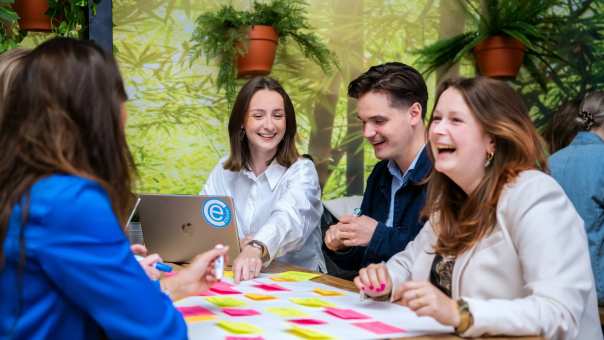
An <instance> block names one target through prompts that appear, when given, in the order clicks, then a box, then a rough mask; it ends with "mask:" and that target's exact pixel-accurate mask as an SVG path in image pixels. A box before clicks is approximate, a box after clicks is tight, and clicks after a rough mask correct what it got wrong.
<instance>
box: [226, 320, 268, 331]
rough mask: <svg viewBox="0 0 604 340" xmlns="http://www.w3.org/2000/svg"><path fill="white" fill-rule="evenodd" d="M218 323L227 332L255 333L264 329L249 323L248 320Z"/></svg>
mask: <svg viewBox="0 0 604 340" xmlns="http://www.w3.org/2000/svg"><path fill="white" fill-rule="evenodd" d="M216 325H217V326H218V327H220V328H223V329H224V330H226V331H227V332H230V333H235V334H255V333H260V332H262V329H260V328H258V327H256V326H254V325H252V324H249V323H247V322H233V321H226V320H222V321H218V322H217V323H216Z"/></svg>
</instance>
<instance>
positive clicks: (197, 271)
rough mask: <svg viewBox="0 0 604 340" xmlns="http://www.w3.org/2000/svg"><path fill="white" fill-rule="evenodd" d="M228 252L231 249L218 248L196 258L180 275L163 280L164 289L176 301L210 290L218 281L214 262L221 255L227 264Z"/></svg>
mask: <svg viewBox="0 0 604 340" xmlns="http://www.w3.org/2000/svg"><path fill="white" fill-rule="evenodd" d="M228 250H229V247H221V248H220V247H216V248H214V249H212V250H210V251H207V252H205V253H203V254H200V255H197V256H195V258H194V259H193V262H191V264H190V265H189V266H188V267H186V268H185V269H183V270H181V271H180V272H179V273H178V275H175V276H171V277H167V278H164V279H162V281H161V283H162V287H163V289H164V290H165V291H167V292H168V294H169V295H170V297H171V298H172V300H175V301H176V300H180V299H182V298H184V297H187V296H190V295H194V294H198V293H200V292H204V291H206V290H208V289H209V288H210V287H212V285H213V284H214V283H215V282H216V281H218V279H216V273H214V262H216V259H217V258H218V257H219V256H221V255H222V256H224V257H225V262H226V261H227V260H228V259H227V256H226V253H227V251H228Z"/></svg>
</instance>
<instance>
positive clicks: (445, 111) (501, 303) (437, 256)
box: [354, 77, 602, 340]
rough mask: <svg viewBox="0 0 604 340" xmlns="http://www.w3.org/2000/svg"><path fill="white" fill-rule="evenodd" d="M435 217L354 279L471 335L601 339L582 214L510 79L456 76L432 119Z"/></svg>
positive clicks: (431, 205) (442, 90) (372, 292)
mask: <svg viewBox="0 0 604 340" xmlns="http://www.w3.org/2000/svg"><path fill="white" fill-rule="evenodd" d="M428 138H429V146H428V149H429V151H430V155H431V158H433V159H434V171H433V172H432V174H431V175H430V181H429V184H428V198H427V200H426V202H427V203H426V207H425V213H426V214H427V215H428V216H429V220H428V222H426V225H425V226H424V227H423V229H422V231H421V232H420V233H419V235H417V237H416V238H415V240H414V241H413V242H411V243H409V245H408V246H407V249H405V250H404V251H402V252H400V253H398V254H396V255H395V256H393V257H392V258H391V259H390V260H389V261H388V262H387V263H386V264H384V263H381V264H372V265H369V266H368V267H366V268H364V269H362V270H360V272H359V276H358V277H356V278H355V280H354V282H355V285H356V286H357V287H358V288H359V289H360V290H361V291H362V292H363V293H364V294H366V295H368V296H371V297H389V298H390V301H392V302H397V303H400V304H402V305H404V306H407V307H409V308H410V309H411V310H413V311H414V312H415V313H416V314H417V315H419V316H430V317H433V318H434V319H436V320H437V321H438V322H440V323H441V324H444V325H449V326H453V327H455V331H456V333H458V334H460V335H462V336H464V337H478V336H482V335H486V334H489V335H509V336H524V335H542V336H544V337H545V338H546V339H581V340H588V339H589V340H592V339H593V340H595V339H602V332H601V329H600V326H599V318H598V309H597V303H596V291H595V288H594V280H593V275H592V273H591V268H590V262H589V252H588V249H587V239H586V235H585V230H584V229H583V221H582V220H581V218H580V217H579V215H578V214H577V212H576V210H575V208H574V207H573V205H572V203H571V202H570V201H569V200H568V197H567V196H566V195H565V194H564V191H563V190H562V188H560V186H559V185H558V184H557V183H556V181H555V180H554V179H553V178H551V177H550V176H548V175H547V174H545V173H544V172H542V171H544V170H546V159H545V147H544V143H543V141H542V140H541V139H540V137H539V135H538V134H537V131H536V129H535V127H534V126H533V124H532V122H531V120H530V118H529V116H528V112H527V109H526V107H525V106H524V103H523V101H522V98H521V97H520V95H519V94H518V93H516V92H515V91H514V90H513V89H512V88H511V87H510V86H508V85H507V84H506V83H505V82H503V81H499V80H494V79H490V78H486V77H477V78H471V79H463V78H461V79H452V80H448V81H445V82H443V83H442V84H441V85H440V87H439V89H438V93H437V100H436V104H435V108H434V111H433V113H432V117H431V118H430V122H429V137H428Z"/></svg>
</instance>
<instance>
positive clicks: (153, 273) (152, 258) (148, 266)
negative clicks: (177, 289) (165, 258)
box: [130, 244, 161, 281]
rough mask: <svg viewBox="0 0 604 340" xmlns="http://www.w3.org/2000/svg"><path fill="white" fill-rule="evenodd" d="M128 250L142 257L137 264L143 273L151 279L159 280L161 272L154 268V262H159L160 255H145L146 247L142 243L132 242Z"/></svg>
mask: <svg viewBox="0 0 604 340" xmlns="http://www.w3.org/2000/svg"><path fill="white" fill-rule="evenodd" d="M130 250H132V252H133V253H134V254H135V255H139V256H143V257H144V258H143V259H142V260H140V261H138V264H139V265H140V266H141V267H142V268H143V270H144V271H145V274H147V276H148V277H149V278H150V279H151V280H153V281H156V280H159V277H160V276H161V273H160V272H159V270H157V269H155V263H157V262H161V257H159V255H158V254H152V255H149V256H147V248H145V246H143V245H142V244H133V245H132V246H130Z"/></svg>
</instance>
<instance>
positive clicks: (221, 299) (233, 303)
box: [206, 296, 245, 307]
mask: <svg viewBox="0 0 604 340" xmlns="http://www.w3.org/2000/svg"><path fill="white" fill-rule="evenodd" d="M206 300H208V302H210V303H213V304H215V305H216V306H218V307H242V306H245V302H243V301H241V300H239V299H235V298H232V297H229V296H210V297H208V298H207V299H206Z"/></svg>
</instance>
